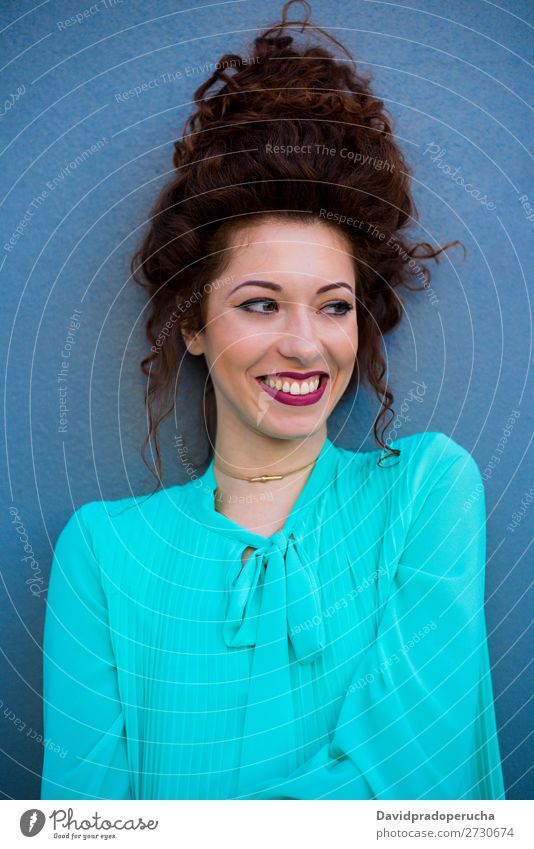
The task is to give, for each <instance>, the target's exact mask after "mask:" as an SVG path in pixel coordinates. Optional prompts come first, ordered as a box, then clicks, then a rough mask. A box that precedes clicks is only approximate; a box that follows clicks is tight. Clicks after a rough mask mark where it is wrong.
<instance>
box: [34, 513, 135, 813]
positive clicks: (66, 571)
mask: <svg viewBox="0 0 534 849" xmlns="http://www.w3.org/2000/svg"><path fill="white" fill-rule="evenodd" d="M90 509H91V505H90V504H86V505H83V506H82V507H80V508H79V509H78V510H77V511H75V512H74V513H73V514H72V516H71V517H70V519H69V520H68V522H67V524H66V525H65V527H64V528H63V530H62V531H61V533H60V535H59V537H58V540H57V543H56V547H55V550H54V558H53V562H52V569H51V573H50V581H49V588H48V598H47V607H46V617H45V626H44V639H43V713H44V731H45V737H46V738H47V739H48V740H49V741H50V743H49V745H48V746H47V747H46V748H45V755H44V762H43V774H42V780H41V799H130V798H131V795H130V781H129V772H128V762H127V747H126V739H125V733H124V720H123V713H122V705H121V701H120V697H119V690H118V681H117V669H116V664H115V659H114V654H113V648H112V643H111V638H110V629H109V622H108V610H107V603H106V597H105V594H104V591H103V588H102V583H101V578H100V567H99V564H98V562H97V559H96V557H95V554H94V551H93V547H92V541H91V535H90V533H89V532H88V530H87V523H88V516H87V512H88V510H90ZM84 520H85V521H84Z"/></svg>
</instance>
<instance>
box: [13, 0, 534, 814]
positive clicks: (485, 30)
mask: <svg viewBox="0 0 534 849" xmlns="http://www.w3.org/2000/svg"><path fill="white" fill-rule="evenodd" d="M195 5H197V4H196V3H195V0H187V2H185V0H179V2H171V0H159V2H158V3H156V4H147V3H143V2H141V1H140V0H133V2H121V3H118V2H113V0H100V1H99V2H97V3H95V4H91V3H89V2H87V4H86V5H84V3H83V2H82V0H80V2H57V0H56V2H54V3H44V4H40V5H35V7H33V4H31V3H29V2H26V0H22V2H20V0H11V2H9V0H4V2H3V3H2V5H1V7H0V25H1V26H0V29H2V30H3V33H2V36H1V38H2V39H3V57H4V62H3V64H6V63H7V65H6V67H5V69H4V71H3V74H2V92H3V94H2V98H4V97H5V98H7V100H6V102H4V104H3V106H2V108H1V117H0V127H1V129H2V130H3V142H2V145H3V148H2V149H3V154H2V165H3V167H2V170H1V172H0V173H1V175H2V182H3V187H2V197H3V198H4V200H3V205H2V214H3V217H2V243H1V244H0V274H1V282H2V310H1V311H0V314H1V320H2V322H3V325H4V327H3V334H2V339H1V345H2V355H3V358H4V361H5V362H6V371H5V375H6V378H5V383H4V394H3V399H4V417H5V421H6V430H7V438H6V451H5V452H4V453H3V455H2V481H3V491H2V496H3V508H2V512H1V514H0V516H1V524H0V527H1V534H2V575H3V583H2V589H1V592H2V600H1V604H2V608H3V614H5V615H3V618H2V634H1V644H0V646H1V650H2V654H1V658H0V663H1V676H2V677H1V680H2V689H1V696H0V697H1V700H2V705H1V706H0V733H1V736H2V741H1V748H2V754H1V755H0V757H1V763H0V772H1V784H0V788H1V789H0V792H1V793H2V795H3V796H4V797H7V798H38V796H39V776H40V768H41V762H42V756H43V746H44V745H45V743H46V741H42V740H41V739H40V735H42V721H41V708H42V706H41V699H40V688H41V649H40V643H41V639H42V628H43V617H44V609H45V599H46V587H47V584H48V575H49V569H50V563H51V556H52V549H53V546H54V544H55V541H56V539H57V536H58V533H59V531H60V530H61V528H62V527H63V525H64V524H65V522H66V520H67V518H68V517H69V515H70V514H71V512H72V511H73V510H74V509H75V508H76V507H78V506H79V505H81V504H83V503H85V502H87V501H91V500H93V499H97V498H106V499H113V498H119V497H123V496H127V495H130V494H131V493H134V494H141V493H144V492H148V491H149V490H150V489H152V487H153V479H152V478H151V477H150V476H149V474H148V472H147V471H146V469H145V467H144V465H143V464H142V461H141V458H140V454H139V449H140V446H141V443H142V439H143V437H144V433H145V415H144V410H143V378H142V376H141V374H140V372H139V370H138V362H139V360H140V358H141V356H142V354H143V353H144V352H145V351H146V346H145V341H144V333H143V320H144V318H145V316H144V314H143V307H144V299H143V296H142V294H141V292H140V291H138V289H137V287H135V286H134V285H132V283H131V282H128V263H129V260H130V256H131V254H132V251H133V249H134V247H135V245H136V243H137V241H138V237H139V233H140V231H141V229H142V228H143V225H144V222H145V220H146V217H147V215H148V212H149V209H150V205H151V203H152V201H153V199H154V198H155V195H156V192H157V190H158V189H159V188H160V187H161V186H162V185H163V183H164V182H166V180H167V178H168V175H169V172H170V169H171V156H172V144H173V141H174V140H175V138H176V137H177V135H178V134H179V132H180V130H181V127H182V125H183V122H184V119H185V117H186V115H187V114H188V111H189V110H190V105H189V104H190V99H191V96H192V93H193V91H194V89H195V88H196V86H197V85H198V84H199V83H200V82H201V80H202V79H204V78H205V76H206V71H205V69H204V70H203V69H202V66H205V65H206V63H208V62H214V61H217V59H218V58H219V56H220V55H221V54H222V53H223V52H227V51H236V52H239V51H240V50H243V49H244V46H245V44H246V42H247V40H248V39H249V38H251V37H253V36H254V35H255V34H256V31H257V29H258V27H259V26H260V25H263V24H265V23H269V22H272V21H273V20H275V19H277V18H278V16H279V12H280V9H281V6H282V3H281V2H278V0H277V2H273V0H261V2H260V0H235V2H226V3H219V4H205V7H204V8H202V5H201V4H198V5H197V9H194V10H193V11H191V7H194V6H195ZM410 5H411V6H413V5H415V4H413V3H409V2H408V0H406V4H403V3H396V4H394V3H381V2H364V0H352V2H349V3H347V1H346V0H312V9H313V12H314V17H315V19H316V20H317V21H318V22H319V23H322V24H324V25H325V26H326V27H328V28H330V30H331V31H332V32H334V34H337V35H338V36H339V37H340V38H341V39H342V40H344V41H345V42H346V43H347V45H348V46H349V48H350V49H351V50H352V51H353V52H354V53H355V55H356V56H357V57H358V58H360V59H361V60H362V63H364V64H365V65H366V66H368V67H370V69H371V70H372V72H373V74H374V79H375V87H376V91H377V93H378V94H380V95H381V96H383V98H384V99H385V101H386V103H387V104H388V106H389V107H390V109H391V110H392V112H393V113H394V114H395V115H396V116H397V119H398V128H397V129H398V134H399V136H400V138H401V139H402V142H403V144H404V148H405V150H406V152H407V155H408V158H409V161H410V163H411V164H412V166H413V168H414V172H415V192H416V199H417V204H418V208H419V212H420V220H421V228H420V232H421V233H422V234H424V235H425V238H427V239H429V240H430V241H437V242H442V241H447V240H449V239H454V238H459V239H461V240H462V241H463V242H464V244H465V245H466V247H467V250H468V257H467V260H466V261H465V262H462V261H461V254H460V252H459V251H455V252H450V253H449V254H448V256H447V258H446V259H444V261H443V262H441V263H440V265H439V266H438V267H436V268H435V270H434V272H433V281H432V293H431V294H429V293H421V294H414V295H410V296H409V297H406V318H405V321H404V322H403V324H402V326H401V327H400V328H399V329H398V330H397V331H396V332H395V333H394V334H392V335H391V336H390V337H388V338H387V352H388V365H389V373H390V383H391V385H392V388H393V390H394V393H395V399H396V403H395V409H396V411H398V412H399V413H400V410H401V405H402V404H403V402H405V403H404V407H403V410H404V413H403V417H402V418H400V417H399V419H398V420H397V421H396V423H395V426H396V434H395V435H396V436H404V435H407V434H409V433H413V432H417V431H422V430H441V431H444V432H445V433H447V434H449V435H451V436H452V437H453V438H454V439H456V440H457V441H458V442H459V443H460V444H462V445H463V446H465V447H466V448H467V449H468V450H469V451H471V453H472V454H473V455H474V457H475V458H476V460H477V462H478V464H479V467H480V469H481V471H482V472H483V474H484V477H485V480H486V500H487V511H488V564H487V582H486V583H487V620H488V630H489V635H490V636H489V641H490V653H491V658H492V664H493V680H494V687H495V698H496V711H497V718H498V723H499V728H500V744H501V750H502V755H503V760H504V773H505V780H506V786H507V794H508V797H509V798H531V797H532V775H531V774H530V777H529V775H528V769H529V766H530V764H531V763H532V746H531V749H530V752H529V751H528V747H529V741H528V734H529V732H530V725H531V723H530V724H529V722H528V721H527V710H528V708H527V701H528V698H529V696H530V694H529V691H528V690H529V688H528V687H527V673H526V670H527V665H528V663H529V661H530V658H531V656H532V646H531V644H530V645H529V642H528V640H527V634H526V631H527V626H528V623H529V621H530V616H529V604H528V598H527V592H526V590H527V586H528V583H529V581H530V576H531V572H532V568H531V567H532V551H531V550H530V551H529V549H528V545H529V540H530V537H531V533H529V531H531V529H532V518H533V516H534V506H532V504H531V503H530V501H531V500H532V494H534V489H533V488H532V465H530V472H529V469H528V459H530V460H531V461H532V456H530V458H529V457H528V449H529V443H530V440H531V432H532V397H533V388H534V387H533V382H532V375H531V373H530V372H529V365H530V358H531V354H532V336H531V321H530V318H531V316H530V312H531V304H530V300H529V282H530V283H531V280H532V277H531V274H529V272H531V269H532V267H533V255H532V245H533V236H534V230H533V228H534V215H531V218H530V220H529V217H528V216H529V207H528V206H527V203H530V204H531V208H530V212H532V207H534V186H533V184H532V179H531V174H532V172H530V177H529V172H528V166H529V164H530V162H531V160H530V158H529V155H528V153H527V148H528V143H529V142H530V141H531V140H532V138H533V136H534V132H533V130H534V127H533V121H532V118H531V117H529V113H528V109H527V107H526V104H525V101H528V99H529V95H531V93H532V90H533V74H532V68H531V66H529V65H528V64H527V63H526V61H525V58H524V57H526V56H527V55H528V47H529V46H530V47H531V44H530V45H529V44H528V41H527V38H528V35H529V33H528V26H527V24H526V23H525V21H524V20H523V19H525V18H526V19H528V18H530V21H531V23H532V18H533V8H532V5H531V4H529V3H528V2H527V0H503V2H501V7H499V6H497V5H494V4H490V3H486V2H483V0H472V2H469V3H465V2H463V1H462V0H449V2H448V3H447V4H446V5H444V4H443V3H441V2H438V0H419V3H418V4H417V5H419V6H421V10H419V11H415V10H414V9H413V8H409V6H410ZM84 10H85V11H86V15H85V17H84V16H83V13H84ZM87 10H89V11H87ZM76 14H81V18H80V19H79V20H78V21H77V20H76V19H74V20H73V21H72V22H71V24H70V25H67V23H66V21H67V19H72V17H73V16H75V15H76ZM165 75H166V76H165ZM154 80H158V82H157V83H154V82H151V81H154ZM163 80H165V82H164V81H163ZM143 84H144V85H143ZM134 86H140V87H141V92H140V93H139V94H138V95H134V96H130V97H125V96H123V93H124V92H125V91H127V90H129V89H131V88H132V87H134ZM76 157H78V161H76ZM456 169H458V170H456ZM460 177H463V178H464V181H465V183H468V184H469V186H470V188H469V189H467V188H466V187H465V186H462V184H461V181H460ZM525 196H526V198H527V199H525ZM10 240H11V241H10ZM529 277H530V281H529ZM531 292H532V287H530V293H531ZM76 310H79V311H80V312H79V313H76V312H75V311H76ZM73 315H74V316H78V317H79V321H78V322H77V326H75V327H74V329H73V330H72V336H71V337H68V334H69V325H70V318H71V316H73ZM66 342H68V343H69V344H70V349H69V352H70V357H69V358H68V366H67V367H66V368H65V369H64V373H63V374H62V373H61V370H62V362H63V361H64V360H65V357H64V355H63V350H64V347H65V343H66ZM58 377H63V378H64V379H63V380H61V381H59V382H58ZM188 379H189V384H188V388H187V389H186V395H185V396H184V397H186V398H187V403H186V402H185V401H182V403H181V404H180V405H179V409H178V412H177V417H176V420H174V421H170V422H168V423H167V426H166V427H165V428H164V431H163V441H164V443H165V451H164V457H165V465H166V470H167V477H166V483H167V485H169V486H170V485H173V484H176V483H180V482H184V481H185V476H184V474H183V472H182V473H181V472H180V465H179V461H178V457H177V454H176V447H175V438H176V436H177V435H179V434H181V435H183V436H184V438H185V439H186V441H187V442H188V444H189V445H190V446H191V447H192V448H194V449H198V450H197V455H198V457H199V458H201V457H202V454H203V449H204V443H203V441H201V440H200V441H199V440H198V428H197V420H196V418H195V417H194V416H193V415H192V412H191V411H192V410H196V405H197V401H198V390H197V388H196V386H195V374H194V372H193V371H192V370H191V373H190V374H189V378H188ZM415 381H418V382H419V383H420V384H424V390H423V391H422V393H421V391H420V394H419V400H415V397H414V396H415V393H414V391H413V390H414V387H415V385H416V384H415ZM60 389H62V390H64V391H65V395H64V396H63V397H64V398H65V402H66V407H67V411H66V413H65V416H64V419H63V422H64V431H63V432H59V429H58V426H59V413H60V395H59V390H60ZM193 405H194V406H193ZM376 412H377V408H376V404H375V402H374V401H373V399H372V397H371V396H370V394H368V393H367V392H366V391H361V392H359V393H358V396H357V399H356V403H355V405H353V404H345V405H344V407H343V408H341V407H339V408H338V409H337V410H336V412H335V414H334V416H333V417H332V419H331V420H330V423H329V424H330V426H329V435H330V436H331V438H332V439H334V440H335V441H337V442H338V443H339V444H341V445H342V446H345V447H350V448H352V449H353V450H357V449H360V450H372V449H373V448H374V447H375V446H374V443H373V440H372V433H371V428H372V423H373V419H374V416H375V414H376ZM529 417H530V421H529ZM191 453H193V452H191ZM492 457H497V458H498V460H499V462H497V461H495V460H493V461H492ZM529 493H530V494H529ZM10 510H11V512H10ZM13 511H16V512H13ZM17 528H18V531H17ZM23 531H24V532H25V533H26V534H27V543H26V545H27V546H29V548H26V549H24V546H23V544H22V542H21V538H20V536H19V534H20V533H22V532H23ZM24 539H26V538H24ZM23 557H30V558H32V557H33V558H34V562H33V564H32V560H31V559H26V560H23ZM531 610H532V598H531V599H530V611H531ZM531 739H532V738H531ZM52 742H53V741H52ZM530 745H531V744H530Z"/></svg>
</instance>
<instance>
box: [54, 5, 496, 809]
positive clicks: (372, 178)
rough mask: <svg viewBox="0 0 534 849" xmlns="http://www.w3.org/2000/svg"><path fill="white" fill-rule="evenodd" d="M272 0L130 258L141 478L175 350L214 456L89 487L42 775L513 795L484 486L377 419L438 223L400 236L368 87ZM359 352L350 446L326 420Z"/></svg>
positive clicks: (104, 783)
mask: <svg viewBox="0 0 534 849" xmlns="http://www.w3.org/2000/svg"><path fill="white" fill-rule="evenodd" d="M291 5H292V4H291V3H288V4H286V6H285V7H284V10H283V17H282V21H281V22H280V24H278V25H276V26H274V27H272V28H270V29H268V30H267V31H266V32H264V33H263V34H262V35H261V36H259V37H258V38H257V39H256V40H255V43H254V48H253V50H252V51H251V54H250V55H249V56H248V57H245V58H241V57H239V56H236V55H226V56H224V57H222V59H221V60H220V62H219V63H218V64H217V67H216V70H215V72H214V74H213V75H212V76H211V77H210V78H209V79H208V80H207V81H206V82H205V83H204V84H203V85H201V86H200V87H199V89H198V90H197V92H196V93H195V101H196V103H197V109H196V111H195V113H194V115H193V116H192V117H191V118H190V119H189V120H188V121H187V123H186V126H185V127H184V132H183V139H182V140H181V141H180V142H177V144H176V146H175V157H174V164H175V166H176V176H175V178H174V179H173V181H172V183H171V184H170V185H169V186H168V187H167V188H166V189H165V190H164V191H163V193H162V195H161V196H160V198H159V199H158V202H157V205H156V207H155V208H154V210H153V215H152V217H151V224H150V228H149V231H148V233H147V235H146V237H145V239H144V242H143V244H142V246H141V248H140V250H139V251H138V253H137V254H136V256H135V257H134V260H133V263H132V268H133V271H134V277H135V279H136V280H137V281H138V282H140V283H141V284H142V285H144V286H146V287H148V289H149V293H150V309H151V314H150V317H149V319H148V322H147V335H148V338H149V340H150V342H151V346H152V347H151V352H150V354H149V355H148V356H147V357H146V358H145V359H144V360H143V362H142V368H143V372H144V373H145V374H146V375H147V377H148V384H147V404H148V412H149V423H150V427H149V433H148V435H147V441H148V440H149V439H150V438H152V440H153V443H154V445H155V448H156V466H157V471H156V476H157V478H158V483H161V460H160V455H159V448H158V433H157V431H158V426H159V424H160V422H161V421H162V420H163V418H165V416H166V415H167V414H168V413H169V411H170V410H171V409H172V408H173V407H174V401H175V398H174V397H173V399H172V402H171V403H170V405H169V404H168V399H169V393H171V394H172V392H173V391H174V390H173V387H175V386H176V384H177V383H178V384H179V382H180V377H181V364H182V360H183V358H184V356H186V354H188V355H189V357H199V358H200V361H201V362H202V363H203V364H204V365H205V367H206V371H205V379H206V385H205V392H204V397H203V403H202V416H203V418H204V421H205V424H206V428H207V435H208V442H209V446H210V453H209V457H208V459H209V464H208V467H207V469H206V471H205V472H204V473H203V474H201V475H200V476H197V475H192V477H191V480H190V481H189V482H188V483H186V484H183V485H180V486H172V487H170V488H163V487H161V488H156V490H155V491H154V492H152V493H151V494H150V495H148V496H146V497H144V498H125V499H123V500H121V501H112V502H110V501H107V502H105V501H97V502H91V503H89V504H85V505H83V506H82V507H81V508H79V509H78V510H76V512H75V513H74V514H73V515H72V516H71V518H70V520H69V521H68V523H67V525H66V526H65V528H64V529H63V531H62V533H61V535H60V537H59V539H58V541H57V545H56V549H55V556H54V563H53V567H52V574H51V580H50V587H49V594H48V611H47V619H46V626H45V639H44V657H45V662H44V705H45V707H44V711H45V733H46V735H47V736H50V738H51V739H53V740H54V741H56V742H57V743H61V746H62V748H63V750H66V751H67V754H66V755H65V756H64V757H63V758H61V756H60V755H58V754H56V753H54V752H53V751H52V750H51V749H50V748H47V750H46V754H45V761H44V770H43V781H42V798H43V799H45V798H97V799H98V798H102V799H110V798H113V799H119V798H120V799H123V798H124V799H129V798H143V799H185V798H191V799H229V798H240V799H502V798H504V790H503V782H502V773H501V765H500V758H499V748H498V741H497V734H496V727H495V714H494V707H493V694H492V684H491V678H490V669H489V659H488V649H487V638H486V625H485V619H484V568H485V508H484V500H483V498H479V499H478V500H476V501H475V502H474V503H473V504H472V506H471V509H469V510H467V509H465V508H464V506H463V505H464V502H465V501H466V500H467V498H468V497H469V495H470V493H472V492H473V491H474V490H475V488H476V487H477V485H478V484H479V483H480V481H481V475H480V472H479V470H478V467H477V465H476V463H475V461H474V459H473V458H472V457H471V455H470V454H469V453H468V452H467V451H466V449H464V448H462V447H461V446H460V445H459V444H458V443H456V442H455V441H454V440H453V439H452V438H450V437H448V436H446V435H445V434H443V433H440V432H429V433H420V434H414V435H412V436H405V437H403V438H400V439H397V440H395V441H393V442H392V443H391V445H390V446H386V443H385V442H384V441H383V434H384V430H385V429H386V424H383V427H382V429H381V433H380V434H379V432H378V425H379V423H380V422H381V421H382V422H383V420H384V418H385V416H386V415H387V413H388V412H389V413H391V408H392V402H393V395H392V393H391V391H390V389H389V388H388V387H387V386H386V385H385V383H384V380H383V378H384V373H385V364H384V359H383V355H382V353H381V337H382V335H383V334H385V333H387V332H388V331H389V330H391V329H392V328H393V327H395V326H396V325H397V324H398V322H399V321H400V318H401V316H402V306H401V302H400V299H399V296H398V293H397V292H396V289H397V288H398V287H399V286H400V285H404V286H405V287H406V288H409V289H410V288H413V287H410V286H409V282H410V278H411V277H412V276H414V277H417V276H420V277H421V278H422V279H423V280H424V281H425V284H426V285H428V280H429V278H430V273H429V271H428V269H426V268H422V267H421V266H420V265H419V264H418V263H416V262H415V261H414V257H417V258H418V259H421V258H430V257H436V256H438V255H439V254H440V253H441V252H442V251H443V250H445V248H446V247H449V245H446V246H444V247H439V248H432V247H431V246H430V245H428V244H426V243H423V244H418V245H412V246H410V245H408V243H407V242H406V234H405V231H406V229H407V228H408V227H409V225H410V224H412V223H413V221H414V216H415V210H414V205H413V200H412V197H411V190H410V179H409V175H408V169H407V166H406V163H405V161H404V159H403V156H402V153H401V151H400V149H399V147H398V145H397V143H396V141H395V139H394V138H393V136H392V133H391V127H390V124H389V122H388V119H387V117H386V115H385V111H384V105H383V103H382V101H380V100H379V99H378V98H376V97H375V96H374V95H373V94H372V93H371V90H370V87H369V81H368V80H366V79H364V78H363V77H362V76H361V75H360V74H359V73H358V72H357V71H356V69H355V66H354V65H353V64H351V63H348V62H339V61H337V60H334V57H333V54H332V53H330V52H329V51H327V50H326V49H325V48H323V47H322V46H320V45H319V44H318V43H312V44H309V45H308V46H305V47H302V48H301V49H297V47H296V46H295V45H294V43H293V38H292V37H291V36H288V35H287V34H285V33H284V30H286V28H287V26H288V25H291V24H294V23H295V22H291V21H288V20H287V14H288V10H289V7H290V6H291ZM306 5H307V4H306ZM307 12H309V8H308V9H307ZM300 23H301V27H302V30H304V29H308V30H309V29H310V27H311V24H310V23H309V15H308V14H307V16H306V19H305V20H304V21H302V22H300ZM314 32H315V33H316V35H317V36H318V35H319V34H322V35H323V36H326V37H327V38H330V40H331V43H332V44H334V43H335V44H336V45H337V46H340V45H339V43H338V42H337V41H336V40H335V39H333V38H331V37H329V36H328V35H327V34H325V33H324V32H323V31H320V30H318V29H315V30H314ZM347 55H348V56H349V58H350V54H347ZM218 81H220V82H221V83H222V86H221V87H219V88H218V89H217V90H213V86H214V85H215V84H216V83H217V82H218ZM423 288H424V287H423ZM360 373H361V376H362V378H364V379H367V380H368V382H369V384H370V385H371V386H372V387H373V389H374V390H375V392H376V395H377V398H378V399H379V400H380V402H381V411H380V415H379V416H378V417H377V420H376V421H375V423H374V435H375V440H376V443H377V445H378V448H377V450H374V451H371V452H354V451H350V450H348V449H343V448H340V447H338V446H336V445H335V444H334V443H333V441H331V440H330V439H329V437H328V436H327V422H328V418H329V416H330V414H331V413H332V412H333V410H334V408H335V407H336V405H337V404H338V403H339V401H340V400H341V399H342V398H345V397H347V396H348V395H349V394H350V393H351V392H352V391H353V390H354V389H355V387H356V385H357V383H358V380H359V376H360ZM178 397H179V400H180V395H179V396H178ZM166 402H167V403H166ZM147 441H145V446H144V447H146V444H147Z"/></svg>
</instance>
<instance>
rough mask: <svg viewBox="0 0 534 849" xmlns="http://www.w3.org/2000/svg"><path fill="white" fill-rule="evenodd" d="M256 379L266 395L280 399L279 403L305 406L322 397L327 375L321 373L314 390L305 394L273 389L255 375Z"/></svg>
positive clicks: (314, 402)
mask: <svg viewBox="0 0 534 849" xmlns="http://www.w3.org/2000/svg"><path fill="white" fill-rule="evenodd" d="M256 380H257V381H258V383H259V384H260V386H261V388H262V389H264V390H265V392H267V394H268V395H270V396H271V397H272V398H274V399H275V400H276V401H280V403H281V404H289V405H290V406H291V407H304V406H306V407H307V406H308V405H309V404H316V403H317V401H319V399H320V398H322V396H323V393H324V391H325V389H326V384H327V383H328V376H327V375H325V374H323V375H321V382H320V383H319V386H318V387H317V389H316V390H315V392H309V393H308V394H307V395H291V394H290V393H289V392H284V391H283V390H282V389H273V388H272V386H268V385H267V384H266V383H264V382H263V381H262V379H261V378H260V377H257V378H256Z"/></svg>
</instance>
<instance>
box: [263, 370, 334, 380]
mask: <svg viewBox="0 0 534 849" xmlns="http://www.w3.org/2000/svg"><path fill="white" fill-rule="evenodd" d="M317 374H326V372H325V371H306V372H302V374H301V373H300V372H298V371H271V372H269V373H268V374H261V375H260V377H296V378H299V379H300V380H305V379H306V378H308V377H315V375H317Z"/></svg>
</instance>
